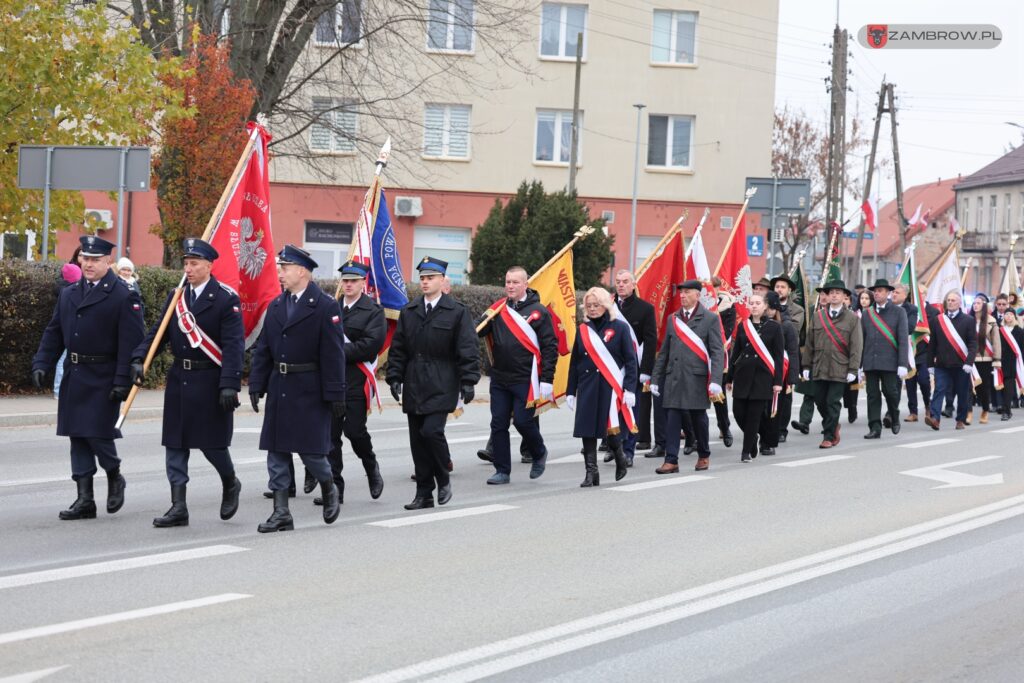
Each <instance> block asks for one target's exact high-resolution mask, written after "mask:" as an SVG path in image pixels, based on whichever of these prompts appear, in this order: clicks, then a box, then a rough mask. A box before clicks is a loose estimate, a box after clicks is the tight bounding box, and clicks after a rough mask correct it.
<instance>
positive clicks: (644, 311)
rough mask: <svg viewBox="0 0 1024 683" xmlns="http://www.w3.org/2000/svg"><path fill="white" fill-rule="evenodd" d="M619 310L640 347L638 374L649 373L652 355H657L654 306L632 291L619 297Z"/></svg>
mask: <svg viewBox="0 0 1024 683" xmlns="http://www.w3.org/2000/svg"><path fill="white" fill-rule="evenodd" d="M619 311H620V312H621V313H622V317H623V318H624V319H625V321H626V322H627V323H629V326H630V327H632V328H633V334H635V335H636V340H637V342H638V343H639V344H640V346H641V347H642V350H643V352H642V353H641V354H640V374H641V375H650V374H651V372H652V371H653V370H654V357H655V356H656V355H658V323H657V321H656V320H655V318H654V306H653V305H652V304H650V303H649V302H647V301H644V300H643V299H641V298H640V297H638V296H637V295H636V292H633V293H632V294H631V295H629V296H627V297H626V298H625V299H619Z"/></svg>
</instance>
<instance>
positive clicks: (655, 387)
mask: <svg viewBox="0 0 1024 683" xmlns="http://www.w3.org/2000/svg"><path fill="white" fill-rule="evenodd" d="M651 393H652V394H654V395H655V396H661V392H660V391H658V385H657V384H652V385H651Z"/></svg>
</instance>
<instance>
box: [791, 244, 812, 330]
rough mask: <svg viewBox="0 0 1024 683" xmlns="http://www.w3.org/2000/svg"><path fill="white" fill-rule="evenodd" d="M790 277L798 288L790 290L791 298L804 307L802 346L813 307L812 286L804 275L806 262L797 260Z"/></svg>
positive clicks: (801, 327)
mask: <svg viewBox="0 0 1024 683" xmlns="http://www.w3.org/2000/svg"><path fill="white" fill-rule="evenodd" d="M789 279H790V280H792V281H793V284H795V285H796V289H794V290H793V291H792V292H790V294H789V299H790V301H792V302H794V303H796V304H797V305H798V306H800V308H802V309H804V321H803V323H802V324H801V325H800V346H803V345H804V343H805V340H806V339H807V330H808V329H809V326H810V320H811V309H810V308H809V306H810V299H811V297H810V292H811V288H810V286H809V285H808V284H807V276H805V275H804V264H803V261H802V260H801V261H799V262H797V264H796V268H794V269H793V272H792V274H791V275H790V276H789Z"/></svg>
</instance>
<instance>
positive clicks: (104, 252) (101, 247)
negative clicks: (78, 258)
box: [78, 235, 117, 256]
mask: <svg viewBox="0 0 1024 683" xmlns="http://www.w3.org/2000/svg"><path fill="white" fill-rule="evenodd" d="M78 241H79V242H81V244H82V251H81V252H80V253H81V254H82V256H110V252H112V251H114V247H116V246H117V245H116V244H114V243H113V242H108V241H106V240H105V239H103V238H102V237H97V236H96V235H82V236H81V237H79V238H78Z"/></svg>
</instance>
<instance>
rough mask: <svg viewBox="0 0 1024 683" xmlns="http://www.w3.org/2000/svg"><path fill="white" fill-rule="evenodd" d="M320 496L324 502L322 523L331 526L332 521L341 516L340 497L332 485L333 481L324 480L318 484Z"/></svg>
mask: <svg viewBox="0 0 1024 683" xmlns="http://www.w3.org/2000/svg"><path fill="white" fill-rule="evenodd" d="M320 495H321V497H322V498H323V501H324V521H325V522H327V523H328V524H333V523H334V520H336V519H338V515H339V514H341V501H340V498H341V497H340V495H339V494H338V487H337V486H335V485H334V481H333V480H331V479H325V480H324V481H322V482H320Z"/></svg>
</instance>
